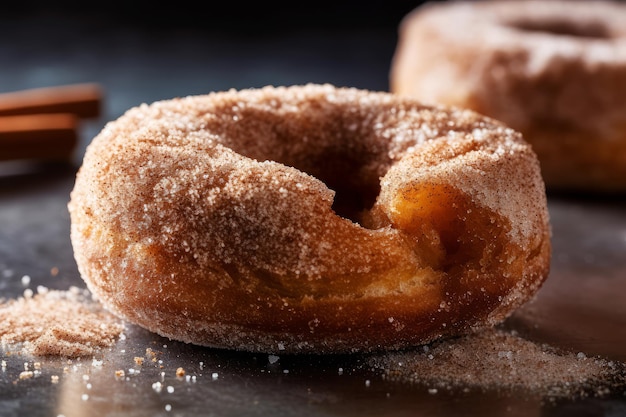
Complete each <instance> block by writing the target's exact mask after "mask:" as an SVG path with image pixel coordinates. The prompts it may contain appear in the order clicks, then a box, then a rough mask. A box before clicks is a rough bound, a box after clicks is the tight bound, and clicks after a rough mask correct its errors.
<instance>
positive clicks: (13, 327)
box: [0, 286, 124, 357]
mask: <svg viewBox="0 0 626 417" xmlns="http://www.w3.org/2000/svg"><path fill="white" fill-rule="evenodd" d="M123 330H124V327H123V324H122V322H121V321H120V320H118V319H117V318H116V317H115V316H113V315H112V314H111V313H109V312H107V311H106V310H104V308H103V307H102V306H101V305H100V304H99V303H98V302H97V301H95V300H94V299H93V298H92V297H91V295H90V293H89V292H88V291H87V290H83V289H80V288H78V287H71V288H70V289H69V290H67V291H62V290H50V289H48V288H46V287H42V286H40V287H38V288H37V291H36V293H34V292H33V291H32V290H31V289H26V290H25V291H24V295H23V296H22V297H19V298H17V299H10V300H4V301H2V302H1V303H0V343H1V344H2V348H3V349H4V350H5V351H13V352H14V353H21V354H29V355H35V356H63V357H80V356H88V355H93V354H94V353H95V352H96V351H97V350H98V349H101V348H106V347H110V346H112V345H113V343H114V342H115V340H116V339H117V338H118V337H119V336H120V335H121V334H122V331H123Z"/></svg>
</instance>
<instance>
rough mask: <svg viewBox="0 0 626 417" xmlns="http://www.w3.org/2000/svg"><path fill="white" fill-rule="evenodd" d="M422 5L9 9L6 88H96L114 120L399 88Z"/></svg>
mask: <svg viewBox="0 0 626 417" xmlns="http://www.w3.org/2000/svg"><path fill="white" fill-rule="evenodd" d="M419 5H420V2H417V1H406V0H400V1H391V2H383V1H374V2H358V1H331V0H322V1H316V2H287V3H278V2H276V3H275V2H245V1H244V2H241V1H229V0H225V1H221V2H187V1H177V2H166V3H157V2H147V1H142V2H120V1H108V2H69V1H56V2H48V1H31V0H26V1H16V2H12V3H10V4H5V5H3V10H2V12H1V13H0V92H9V91H18V90H22V89H29V88H35V87H43V86H55V85H63V84H72V83H82V82H96V83H99V84H101V85H102V87H103V91H104V93H105V101H104V105H103V113H102V115H101V117H100V118H99V119H98V120H95V121H86V122H85V124H84V128H83V129H82V132H81V135H82V138H81V149H79V151H78V152H77V161H80V159H81V156H82V155H81V153H82V149H83V148H84V146H85V145H86V144H87V143H88V142H89V141H90V140H91V138H92V137H93V136H94V135H95V134H97V133H98V131H99V130H101V128H102V127H103V125H104V124H105V123H106V122H107V121H109V120H112V119H115V118H117V117H118V116H120V115H121V114H122V113H123V112H124V111H126V110H127V109H128V108H130V107H133V106H136V105H139V104H141V103H149V102H153V101H156V100H161V99H169V98H173V97H179V96H185V95H194V94H203V93H208V92H211V91H218V90H225V89H230V88H236V89H242V88H251V87H261V86H265V85H293V84H304V83H331V84H335V85H337V86H350V87H357V88H365V89H372V90H388V88H389V87H388V72H389V68H390V64H391V59H392V56H393V53H394V49H395V47H396V42H397V30H398V25H399V24H400V21H401V20H402V18H403V17H404V16H405V15H406V14H407V13H409V12H410V11H411V10H412V9H414V8H415V7H417V6H419Z"/></svg>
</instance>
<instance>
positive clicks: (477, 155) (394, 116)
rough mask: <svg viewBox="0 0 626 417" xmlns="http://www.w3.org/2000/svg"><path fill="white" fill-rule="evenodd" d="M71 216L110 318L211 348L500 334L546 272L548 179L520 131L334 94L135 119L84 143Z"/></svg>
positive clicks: (201, 99) (133, 112)
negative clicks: (498, 328) (494, 328)
mask: <svg viewBox="0 0 626 417" xmlns="http://www.w3.org/2000/svg"><path fill="white" fill-rule="evenodd" d="M69 210H70V215H71V224H72V228H71V239H72V244H73V247H74V253H75V257H76V261H77V264H78V267H79V269H80V272H81V274H82V276H83V278H84V280H85V281H86V283H87V285H88V287H89V289H90V290H91V291H92V292H93V293H94V294H95V295H96V296H97V297H98V298H99V299H100V300H101V301H102V302H103V303H104V305H105V306H107V307H108V308H109V309H110V310H112V311H113V312H115V313H117V314H119V315H120V316H122V317H124V318H126V319H127V320H129V321H130V322H133V323H136V324H139V325H141V326H143V327H146V328H147V329H150V330H152V331H154V332H157V333H159V334H161V335H163V336H167V337H170V338H172V339H176V340H182V341H185V342H191V343H195V344H200V345H206V346H213V347H221V348H230V349H238V350H249V351H263V352H276V353H279V352H283V353H298V352H303V353H337V352H344V353H345V352H356V351H372V350H378V349H395V348H402V347H407V346H411V345H415V344H419V343H425V342H428V341H430V340H433V339H434V338H437V337H440V336H443V335H454V334H460V333H465V332H468V331H471V330H472V329H475V328H480V327H483V326H490V325H493V324H495V323H497V322H500V321H501V320H503V319H504V318H505V317H507V316H508V315H509V314H510V313H511V312H512V311H513V309H515V308H516V307H518V306H519V305H520V304H522V303H524V302H525V301H527V300H528V299H529V298H530V297H531V296H532V295H533V294H534V293H535V291H536V290H537V289H538V287H539V286H540V285H541V283H542V282H543V280H544V279H545V278H546V276H547V274H548V268H549V258H550V235H549V233H550V231H549V219H548V213H547V208H546V200H545V191H544V185H543V182H542V179H541V176H540V173H539V166H538V162H537V159H536V156H535V154H534V153H533V152H532V150H531V149H530V147H529V146H528V144H527V143H526V142H524V141H523V139H522V137H521V135H520V134H519V133H517V132H515V131H513V130H511V129H508V128H506V127H504V126H503V125H501V124H500V123H499V122H496V121H494V120H491V119H488V118H484V117H482V116H479V115H477V114H475V113H473V112H470V111H463V110H454V109H445V108H439V107H429V106H424V105H422V104H420V103H418V102H416V101H415V100H412V99H401V98H398V97H397V96H394V95H392V94H389V93H382V92H370V91H364V90H358V89H353V88H335V87H333V86H330V85H306V86H292V87H265V88H262V89H249V90H242V91H228V92H219V93H212V94H208V95H203V96H192V97H186V98H180V99H172V100H166V101H161V102H156V103H153V104H152V105H149V106H148V105H142V106H139V107H137V108H133V109H130V110H129V111H128V112H127V113H126V114H124V115H123V116H122V117H120V118H119V119H118V120H116V121H113V122H110V123H109V124H108V125H107V126H106V127H105V128H104V129H103V131H102V132H101V133H100V134H99V135H98V136H97V137H96V138H95V139H94V140H93V142H92V143H91V144H90V145H89V147H88V149H87V152H86V154H85V158H84V162H83V165H82V167H81V169H80V171H79V173H78V175H77V178H76V184H75V187H74V190H73V191H72V195H71V201H70V203H69ZM338 213H339V214H341V216H340V215H338Z"/></svg>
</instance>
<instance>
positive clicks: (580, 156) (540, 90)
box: [390, 0, 626, 192]
mask: <svg viewBox="0 0 626 417" xmlns="http://www.w3.org/2000/svg"><path fill="white" fill-rule="evenodd" d="M625 22H626V4H625V3H618V2H609V1H587V2H586V1H576V0H572V1H568V0H555V1H539V0H530V1H506V0H505V1H500V0H494V1H488V0H487V1H485V0H483V1H472V2H464V1H453V2H445V3H430V4H425V5H422V6H420V7H418V8H416V9H415V10H414V11H412V12H410V13H409V14H408V15H407V16H405V17H404V19H403V20H402V22H401V24H400V27H399V37H398V44H397V47H396V51H395V55H394V57H393V60H392V65H391V71H390V90H391V91H392V92H394V93H397V94H401V95H405V96H411V97H415V98H417V99H419V100H422V101H424V102H426V103H430V102H437V103H442V104H447V105H454V106H461V107H464V108H468V109H471V110H474V111H477V112H479V113H482V114H484V115H487V116H490V117H493V118H495V119H498V120H501V121H502V122H504V123H506V124H507V125H508V126H510V127H511V128H513V129H515V130H518V131H520V132H521V133H522V134H523V135H524V138H525V139H526V140H527V141H528V142H530V144H531V145H532V146H533V149H534V151H535V152H536V153H537V155H538V157H539V160H540V162H541V168H542V173H543V177H544V181H545V183H546V186H547V187H548V188H549V189H553V190H557V189H558V190H578V191H594V192H595V191H599V192H619V191H626V24H625Z"/></svg>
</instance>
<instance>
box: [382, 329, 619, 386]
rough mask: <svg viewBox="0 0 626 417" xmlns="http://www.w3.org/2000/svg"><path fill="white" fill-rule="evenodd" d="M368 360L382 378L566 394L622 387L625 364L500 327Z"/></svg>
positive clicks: (437, 384)
mask: <svg viewBox="0 0 626 417" xmlns="http://www.w3.org/2000/svg"><path fill="white" fill-rule="evenodd" d="M371 364H372V366H373V368H374V369H377V370H379V371H382V373H383V377H384V378H385V379H386V380H389V381H395V382H400V383H415V384H428V385H430V387H431V389H436V388H439V389H455V388H467V387H473V388H477V389H493V390H502V389H504V390H525V391H528V392H538V393H541V394H543V395H548V396H557V397H564V396H573V395H577V394H579V393H580V392H582V391H585V390H588V391H595V392H600V391H598V389H597V388H598V387H599V386H600V387H601V386H604V385H609V384H616V385H619V386H626V385H625V384H626V374H625V373H624V369H625V366H624V364H620V363H617V362H615V361H608V360H605V359H600V358H592V357H588V356H586V355H580V354H576V353H570V352H563V351H559V350H557V349H555V348H553V347H551V346H548V345H541V344H537V343H534V342H532V341H530V340H526V339H523V338H522V337H520V336H518V335H517V334H515V333H511V332H507V331H504V330H499V329H489V330H485V331H482V332H478V333H475V334H472V335H468V336H464V337H459V338H455V339H449V340H443V341H440V342H437V343H434V344H432V345H431V346H430V347H429V348H428V349H420V350H415V351H405V352H396V353H391V354H386V355H382V356H374V357H372V358H371Z"/></svg>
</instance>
